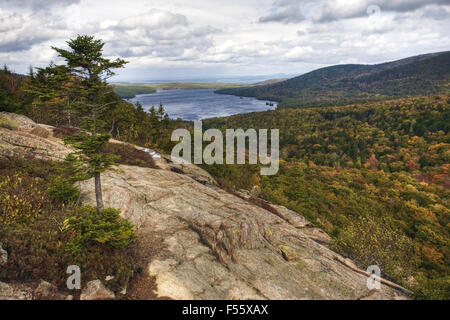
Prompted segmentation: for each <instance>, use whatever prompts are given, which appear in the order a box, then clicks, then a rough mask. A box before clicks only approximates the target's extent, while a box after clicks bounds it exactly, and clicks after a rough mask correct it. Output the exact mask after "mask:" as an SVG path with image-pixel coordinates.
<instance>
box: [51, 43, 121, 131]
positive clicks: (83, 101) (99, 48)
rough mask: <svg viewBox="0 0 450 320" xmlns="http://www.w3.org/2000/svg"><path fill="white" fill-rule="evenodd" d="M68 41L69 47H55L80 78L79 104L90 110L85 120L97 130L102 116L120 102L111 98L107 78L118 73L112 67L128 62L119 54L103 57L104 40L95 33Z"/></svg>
mask: <svg viewBox="0 0 450 320" xmlns="http://www.w3.org/2000/svg"><path fill="white" fill-rule="evenodd" d="M67 44H68V45H69V48H70V50H65V49H60V48H56V47H52V48H53V49H54V50H55V51H56V52H58V55H59V56H60V57H62V58H64V60H65V61H66V64H67V68H68V69H69V74H70V75H71V76H73V77H74V78H76V79H79V80H80V83H79V86H78V88H77V91H78V96H79V97H80V101H79V103H77V104H78V106H79V108H80V109H82V110H83V111H84V112H85V113H86V114H87V118H88V119H86V121H85V123H87V124H89V129H91V130H92V131H93V132H94V134H95V133H96V132H97V131H98V123H97V122H98V119H99V116H100V115H101V114H103V113H104V112H105V111H107V109H108V107H110V106H111V105H112V104H115V103H117V100H116V99H112V101H110V100H111V98H114V97H115V95H114V94H113V90H112V88H111V87H110V86H108V83H107V82H106V80H107V79H108V78H110V77H111V76H113V75H114V74H115V73H114V72H113V71H112V69H117V68H122V67H124V65H125V64H126V63H128V62H127V61H125V60H123V59H120V58H117V59H115V60H109V59H106V58H104V57H103V46H104V43H103V42H102V41H101V40H98V39H94V37H93V36H88V35H83V36H80V35H79V36H78V37H77V38H76V39H71V40H69V41H68V42H67ZM108 98H109V100H108Z"/></svg>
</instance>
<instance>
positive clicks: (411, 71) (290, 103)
mask: <svg viewBox="0 0 450 320" xmlns="http://www.w3.org/2000/svg"><path fill="white" fill-rule="evenodd" d="M449 81H450V51H444V52H436V53H430V54H424V55H419V56H414V57H408V58H404V59H401V60H396V61H391V62H385V63H380V64H374V65H364V64H345V65H335V66H330V67H325V68H320V69H317V70H314V71H311V72H309V73H306V74H303V75H301V76H298V77H295V78H292V79H289V80H286V81H283V82H279V83H275V84H269V85H264V86H260V87H245V88H233V89H221V90H217V91H216V92H217V93H221V94H232V95H239V96H248V97H255V98H258V99H262V100H275V101H278V102H280V105H279V107H280V108H297V107H310V106H330V105H344V104H349V103H359V102H368V101H377V100H387V99H392V98H397V97H406V96H418V95H430V94H437V93H443V92H448V90H449V87H448V83H449Z"/></svg>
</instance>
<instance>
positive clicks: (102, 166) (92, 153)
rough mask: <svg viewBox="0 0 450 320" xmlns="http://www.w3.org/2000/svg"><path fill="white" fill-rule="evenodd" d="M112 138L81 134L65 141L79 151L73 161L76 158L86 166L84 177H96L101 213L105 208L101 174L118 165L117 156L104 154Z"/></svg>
mask: <svg viewBox="0 0 450 320" xmlns="http://www.w3.org/2000/svg"><path fill="white" fill-rule="evenodd" d="M110 138H111V135H109V134H97V135H91V134H87V133H84V134H79V135H74V136H71V137H67V138H65V139H64V142H65V143H67V144H70V145H72V146H73V147H74V148H76V149H78V151H77V152H74V153H71V155H72V161H73V159H74V157H75V158H76V160H77V161H78V162H79V163H81V164H82V165H84V166H81V167H82V168H83V169H84V173H85V174H84V175H83V176H84V177H94V180H95V199H96V202H97V210H98V212H101V211H102V210H103V208H104V206H103V197H102V185H101V179H100V173H102V172H104V171H105V170H106V169H108V168H109V167H111V166H112V165H113V164H115V163H116V160H117V159H118V157H117V156H113V155H108V154H105V153H104V152H103V148H104V147H105V145H106V143H107V142H108V140H109V139H110Z"/></svg>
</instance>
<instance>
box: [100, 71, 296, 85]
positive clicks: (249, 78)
mask: <svg viewBox="0 0 450 320" xmlns="http://www.w3.org/2000/svg"><path fill="white" fill-rule="evenodd" d="M301 75H302V74H297V73H293V74H284V73H281V74H280V73H279V74H267V75H245V76H239V75H236V76H210V77H195V76H194V77H188V76H187V77H174V78H166V79H163V78H160V79H157V78H153V79H152V78H148V79H135V80H133V79H128V80H120V79H117V80H110V81H108V82H109V83H116V84H121V83H122V84H160V83H173V82H180V83H188V82H192V83H244V84H245V83H248V84H252V83H257V82H261V81H266V80H272V79H281V78H286V79H288V78H294V77H298V76H301Z"/></svg>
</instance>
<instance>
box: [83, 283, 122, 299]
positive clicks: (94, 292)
mask: <svg viewBox="0 0 450 320" xmlns="http://www.w3.org/2000/svg"><path fill="white" fill-rule="evenodd" d="M114 298H115V295H114V292H112V291H111V290H109V289H108V288H106V287H105V286H104V285H103V283H102V282H101V281H100V280H92V281H89V282H88V283H87V284H86V288H84V289H83V291H82V292H81V295H80V300H111V299H114Z"/></svg>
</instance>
